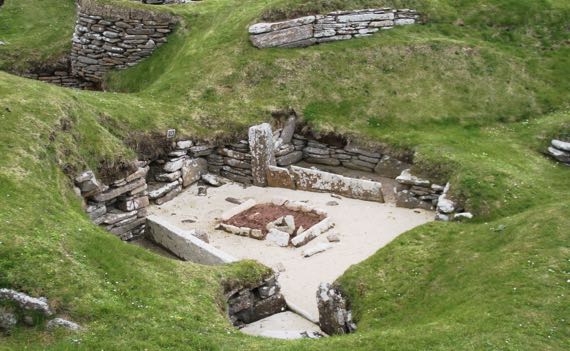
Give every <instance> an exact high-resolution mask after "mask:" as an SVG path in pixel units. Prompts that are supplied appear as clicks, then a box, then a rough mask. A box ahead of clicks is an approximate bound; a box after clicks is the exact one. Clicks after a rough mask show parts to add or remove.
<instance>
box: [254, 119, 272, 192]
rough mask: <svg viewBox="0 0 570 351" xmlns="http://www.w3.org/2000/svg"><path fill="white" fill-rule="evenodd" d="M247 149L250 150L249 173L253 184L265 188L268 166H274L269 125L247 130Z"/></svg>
mask: <svg viewBox="0 0 570 351" xmlns="http://www.w3.org/2000/svg"><path fill="white" fill-rule="evenodd" d="M249 147H250V149H251V156H252V157H253V159H252V160H251V172H252V175H253V184H255V185H257V186H267V171H268V170H269V166H275V165H276V162H275V151H274V143H273V131H272V130H271V125H269V123H263V124H260V125H257V126H253V127H251V128H249Z"/></svg>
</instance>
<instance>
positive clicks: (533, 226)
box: [0, 0, 570, 350]
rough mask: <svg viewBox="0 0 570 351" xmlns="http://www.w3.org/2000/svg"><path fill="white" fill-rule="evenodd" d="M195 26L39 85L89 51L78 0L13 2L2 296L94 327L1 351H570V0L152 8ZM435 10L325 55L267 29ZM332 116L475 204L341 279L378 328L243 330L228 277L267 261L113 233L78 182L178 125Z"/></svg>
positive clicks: (0, 15) (220, 130)
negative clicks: (91, 86)
mask: <svg viewBox="0 0 570 351" xmlns="http://www.w3.org/2000/svg"><path fill="white" fill-rule="evenodd" d="M100 1H101V2H105V3H114V4H116V5H117V6H134V7H144V8H149V9H151V10H153V11H169V12H172V13H173V14H175V15H176V16H179V17H180V18H181V19H182V20H181V23H180V25H179V26H178V28H177V30H176V33H175V34H173V35H172V36H171V38H170V40H169V43H168V44H166V45H164V46H162V47H161V48H160V49H159V50H157V51H156V52H155V53H154V54H153V55H152V56H151V57H150V58H149V59H147V60H145V61H144V62H143V63H141V64H140V65H138V66H136V67H134V68H131V69H129V70H126V71H121V72H116V73H113V74H111V75H110V76H109V77H107V79H106V81H105V84H104V85H105V87H106V89H107V92H85V91H76V90H67V89H64V88H60V87H57V86H51V85H47V84H44V83H41V82H37V81H31V80H26V79H23V78H19V77H17V76H15V75H12V74H10V73H7V72H17V71H24V70H26V69H28V68H31V67H35V66H37V65H41V64H45V63H46V62H55V61H57V60H58V59H59V58H60V57H61V56H62V55H65V54H66V53H67V52H68V51H69V48H70V38H71V35H72V32H73V23H74V18H75V6H74V1H73V0H43V1H41V2H38V1H33V0H18V1H16V0H6V1H5V4H4V5H3V6H2V7H1V8H0V40H1V41H3V42H5V45H1V46H0V68H1V69H3V70H4V72H0V126H1V128H0V141H1V142H0V197H1V199H0V287H10V288H13V289H16V290H20V291H25V292H27V293H29V294H32V295H34V296H47V297H48V298H49V299H50V301H51V302H52V303H53V305H54V306H53V307H55V308H56V309H57V311H58V314H60V315H64V316H68V317H69V318H71V319H73V320H74V321H77V322H79V323H80V324H82V325H83V326H84V327H85V330H84V331H82V332H80V333H78V334H77V333H67V332H64V331H58V332H48V331H46V330H44V329H42V328H25V327H20V328H17V329H16V330H15V331H14V332H13V333H12V335H11V336H9V337H3V336H0V349H1V350H24V349H28V350H36V349H37V350H67V349H85V350H96V349H97V350H98V349H104V350H144V349H148V350H158V349H171V350H186V349H187V350H194V349H196V350H226V349H232V350H234V349H247V350H265V349H279V350H281V349H283V350H287V349H290V350H298V349H306V350H317V349H326V350H347V349H367V350H418V349H436V350H449V349H454V350H482V349H501V350H503V349H504V350H523V349H524V350H567V349H569V348H570V327H569V324H568V315H569V312H570V308H569V306H570V303H569V299H568V295H569V289H568V288H569V287H570V283H569V272H570V249H569V246H568V243H569V242H570V230H569V228H570V201H569V199H570V170H569V169H568V168H567V167H564V166H562V165H559V164H556V163H555V162H553V161H552V160H551V159H549V158H546V157H545V156H543V154H542V151H544V149H545V148H546V146H547V145H548V143H549V141H550V139H552V137H555V136H558V135H559V134H560V133H564V132H565V131H566V132H567V131H569V130H570V112H569V111H568V108H569V102H570V80H569V79H568V77H569V76H570V44H569V43H570V31H569V28H568V23H570V3H569V2H568V1H565V0H540V1H536V0H518V1H506V0H478V1H451V0H438V1H436V0H426V1H414V0H409V1H406V0H401V1H396V0H394V1H372V0H371V1H366V0H346V1H337V0H318V1H307V0H250V1H238V0H204V1H201V2H199V3H192V4H187V5H176V6H147V5H141V4H138V3H134V2H132V1H127V0H117V1H110V0H100ZM376 6H395V7H402V8H403V7H406V8H415V9H417V10H418V11H420V12H422V13H423V14H424V15H425V17H426V19H427V24H426V25H417V26H408V27H406V28H397V29H394V30H392V31H386V32H382V33H380V34H377V35H375V36H373V37H370V38H366V39H362V40H353V41H347V42H338V43H333V44H328V45H319V46H314V47H311V48H306V49H299V50H288V49H270V50H257V49H255V48H253V47H252V46H251V45H250V44H249V42H248V34H247V27H248V25H250V24H252V23H255V22H258V21H261V20H263V19H267V20H278V19H282V18H290V17H295V16H298V15H303V14H307V13H317V12H325V11H328V10H335V9H355V8H367V7H376ZM289 107H292V108H294V109H295V110H296V111H297V112H298V113H299V114H300V115H301V116H302V117H303V118H304V120H305V121H306V122H307V123H309V124H310V125H311V126H312V127H313V128H314V129H316V130H319V131H323V132H328V131H334V132H337V133H343V134H346V135H351V136H353V137H355V138H358V139H359V140H362V141H367V142H373V143H374V142H378V143H380V142H381V143H386V144H389V145H391V146H392V147H393V148H395V149H399V148H402V149H404V148H406V149H407V148H409V149H413V150H415V151H416V154H415V161H416V171H417V172H419V173H423V174H426V175H429V176H431V177H436V178H441V179H450V180H451V182H452V184H453V192H454V195H455V196H456V197H457V198H460V199H463V200H464V201H465V202H466V207H467V209H468V210H470V211H472V212H473V213H475V214H476V216H477V217H476V219H475V220H473V221H472V222H470V223H463V224H456V223H439V222H438V223H432V224H428V225H424V226H421V227H419V228H416V229H414V230H412V231H410V232H408V233H405V234H403V235H402V236H400V237H399V238H398V239H397V240H395V241H394V242H392V243H391V244H390V245H388V246H387V247H385V248H383V249H381V250H380V251H378V252H377V253H376V254H375V255H374V256H373V257H371V258H369V259H368V260H366V261H365V262H363V263H361V264H359V265H356V266H354V267H352V268H351V269H349V270H348V271H347V272H346V273H345V274H344V275H343V276H342V277H341V278H340V279H339V284H340V286H341V287H342V289H343V290H344V291H346V292H347V293H348V295H349V297H350V299H351V302H352V305H353V308H354V312H355V320H356V321H357V323H358V331H357V332H356V333H355V334H352V335H349V336H343V337H331V338H326V339H321V340H299V341H279V340H272V339H263V338H254V337H251V336H246V335H243V334H241V333H240V332H239V331H237V330H235V329H234V328H233V327H232V326H231V324H230V323H229V321H228V320H227V318H226V317H225V315H224V311H223V308H224V298H223V290H224V286H228V285H235V284H247V282H248V281H253V280H255V279H257V278H258V277H259V276H262V275H264V274H267V271H266V269H265V268H264V267H262V266H260V265H258V264H257V263H255V262H240V263H237V264H232V265H227V266H222V267H206V266H200V265H195V264H191V263H182V262H174V261H171V260H168V259H166V258H163V257H160V256H157V255H155V254H153V253H151V252H148V251H146V250H145V249H143V248H139V247H136V246H132V245H129V244H126V243H123V242H120V241H119V240H118V239H117V238H115V237H114V236H112V235H111V234H109V233H106V232H104V231H103V230H101V229H100V228H98V227H96V226H95V225H93V224H92V223H91V222H90V221H89V220H88V218H87V217H86V215H84V213H83V211H82V209H81V206H80V201H79V200H78V199H77V197H76V196H75V194H74V193H73V190H72V187H71V185H72V184H71V181H70V180H69V179H70V178H69V176H70V175H74V174H76V173H77V172H79V171H82V170H84V169H86V168H92V169H96V170H99V171H101V170H105V169H112V168H113V166H115V165H117V164H120V163H121V162H123V161H125V160H131V159H134V158H136V152H135V149H136V147H134V146H135V145H138V142H137V141H140V140H144V139H148V136H149V135H150V134H151V133H156V132H163V131H165V130H166V129H168V128H176V129H177V130H178V132H179V134H182V135H187V136H192V137H197V138H202V139H226V138H227V139H231V138H232V137H234V136H235V135H238V134H240V135H243V133H244V132H245V131H246V129H247V127H248V126H249V125H251V124H252V123H255V122H261V121H267V120H269V118H270V112H271V111H272V110H274V109H282V108H289Z"/></svg>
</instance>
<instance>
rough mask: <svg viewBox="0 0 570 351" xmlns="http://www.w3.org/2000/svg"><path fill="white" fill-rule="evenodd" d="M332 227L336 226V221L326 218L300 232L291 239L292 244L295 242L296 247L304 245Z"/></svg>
mask: <svg viewBox="0 0 570 351" xmlns="http://www.w3.org/2000/svg"><path fill="white" fill-rule="evenodd" d="M332 227H334V223H333V222H332V221H331V219H330V218H325V219H323V220H322V221H320V222H319V223H317V224H315V225H314V226H312V227H311V228H309V229H307V230H305V231H304V232H303V233H301V234H298V235H297V236H295V237H294V238H293V239H291V244H293V246H295V247H299V246H303V245H305V244H306V243H308V242H309V241H311V240H313V239H314V238H316V237H318V236H319V235H321V234H322V233H324V232H326V231H327V230H329V229H331V228H332Z"/></svg>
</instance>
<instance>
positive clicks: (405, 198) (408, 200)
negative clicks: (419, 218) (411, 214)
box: [396, 190, 434, 210]
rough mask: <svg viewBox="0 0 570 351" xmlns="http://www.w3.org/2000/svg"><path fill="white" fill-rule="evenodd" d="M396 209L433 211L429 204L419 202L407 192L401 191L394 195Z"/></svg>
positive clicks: (431, 205)
mask: <svg viewBox="0 0 570 351" xmlns="http://www.w3.org/2000/svg"><path fill="white" fill-rule="evenodd" d="M396 207H402V208H409V209H415V208H419V209H424V210H433V209H434V206H433V204H432V203H431V202H425V201H421V200H420V199H418V198H417V197H415V196H414V195H413V194H412V193H411V192H409V191H408V190H402V191H399V192H397V193H396Z"/></svg>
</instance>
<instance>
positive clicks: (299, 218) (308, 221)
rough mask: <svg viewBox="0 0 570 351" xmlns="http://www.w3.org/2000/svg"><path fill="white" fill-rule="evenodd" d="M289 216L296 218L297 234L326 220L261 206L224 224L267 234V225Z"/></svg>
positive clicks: (303, 213)
mask: <svg viewBox="0 0 570 351" xmlns="http://www.w3.org/2000/svg"><path fill="white" fill-rule="evenodd" d="M289 215H290V216H293V218H295V233H296V232H297V230H298V229H299V228H301V227H303V228H305V229H308V228H311V227H312V226H314V225H315V224H317V223H319V222H320V221H322V220H323V219H324V218H325V217H324V216H321V215H317V214H316V213H310V212H300V211H293V210H290V209H287V208H285V207H283V206H277V205H273V204H260V205H256V206H253V207H252V208H250V209H249V210H246V211H244V212H242V213H239V214H237V215H235V216H233V217H232V218H230V219H229V220H227V221H225V222H223V223H224V224H229V225H233V226H236V227H240V228H242V227H246V228H251V229H259V230H261V231H262V232H263V233H264V234H267V228H266V227H267V224H269V223H271V222H273V221H275V220H277V219H279V218H281V217H285V216H289Z"/></svg>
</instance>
